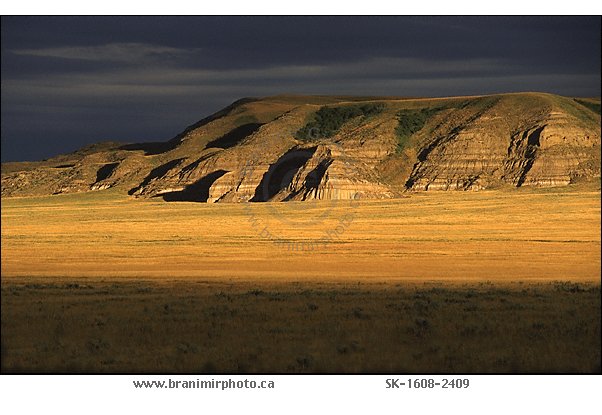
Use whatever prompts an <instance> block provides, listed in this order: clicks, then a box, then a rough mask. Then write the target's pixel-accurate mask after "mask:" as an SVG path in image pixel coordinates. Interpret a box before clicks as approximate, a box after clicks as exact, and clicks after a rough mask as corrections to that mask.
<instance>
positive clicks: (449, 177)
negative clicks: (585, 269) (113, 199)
mask: <svg viewBox="0 0 602 415" xmlns="http://www.w3.org/2000/svg"><path fill="white" fill-rule="evenodd" d="M590 101H591V102H590ZM590 101H588V102H587V104H588V105H584V104H583V102H584V101H583V100H575V99H571V98H565V97H559V96H555V95H550V94H535V93H528V94H527V93H525V94H502V95H494V96H484V97H459V98H446V99H414V100H412V99H399V100H395V99H383V100H378V99H374V98H371V99H370V100H362V99H356V100H352V101H350V100H349V98H348V97H347V98H344V99H343V98H338V97H299V96H296V97H287V96H277V97H269V98H263V99H243V100H240V101H237V102H236V103H234V104H232V105H230V106H229V107H227V108H225V109H224V110H222V111H220V112H218V113H216V114H214V115H213V116H210V117H207V118H206V119H204V120H201V121H199V122H197V123H195V124H193V125H192V126H190V127H188V128H187V129H186V130H185V131H184V132H183V133H181V134H179V135H178V136H177V137H175V138H173V139H172V140H170V141H168V142H165V143H143V144H121V143H115V142H107V143H99V144H97V145H94V146H89V147H86V148H83V149H81V150H79V151H77V152H74V153H71V154H66V155H61V156H58V157H55V158H52V159H48V160H45V161H41V162H23V163H5V164H3V165H2V196H26V195H51V194H60V193H75V192H87V191H106V190H107V189H112V190H111V191H118V192H124V193H127V194H129V195H130V196H132V197H138V198H155V197H156V198H162V199H164V200H166V201H190V202H206V203H214V202H219V203H238V202H266V201H274V202H287V201H306V200H338V199H358V198H390V197H396V196H399V195H401V194H402V193H404V192H407V191H433V190H471V191H478V190H482V189H488V188H494V187H499V186H513V187H522V186H565V185H569V184H571V183H574V182H576V181H581V180H591V179H593V178H596V177H599V176H600V114H599V113H598V112H596V110H595V108H596V104H597V105H598V107H597V108H599V101H598V102H595V101H593V100H590Z"/></svg>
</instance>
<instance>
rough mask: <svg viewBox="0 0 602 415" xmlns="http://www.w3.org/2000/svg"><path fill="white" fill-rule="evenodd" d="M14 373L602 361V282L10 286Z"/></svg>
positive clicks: (401, 369) (9, 364) (497, 367)
mask: <svg viewBox="0 0 602 415" xmlns="http://www.w3.org/2000/svg"><path fill="white" fill-rule="evenodd" d="M2 370H3V371H4V372H88V373H90V372H92V373H95V372H112V373H115V372H166V373H170V372H181V373H215V372H217V373H247V372H250V373H258V372H259V373H267V372H271V373H273V372H276V373H320V372H335V373H353V372H359V373H367V372H368V373H383V372H395V373H405V372H420V373H428V372H430V373H475V372H476V373H484V372H494V373H503V372H511V373H517V372H519V373H524V372H529V373H537V372H576V373H593V372H599V371H600V285H599V284H588V283H567V282H556V283H553V282H548V283H543V282H539V283H514V284H506V285H504V286H501V285H499V284H494V283H474V282H472V283H466V284H455V285H448V284H442V283H439V282H437V283H422V284H421V283H407V282H400V283H389V282H382V283H376V282H359V283H357V282H356V283H351V282H349V283H346V282H338V283H337V282H330V283H319V282H317V281H314V282H307V281H303V282H299V283H292V282H287V283H276V282H274V283H257V282H249V281H222V282H220V281H216V280H202V279H194V280H186V281H173V282H166V281H163V282H159V281H157V280H146V281H131V280H130V281H126V282H121V283H115V282H109V281H107V282H100V281H94V282H90V280H89V279H86V280H83V281H79V282H73V281H71V282H60V281H58V280H56V279H53V278H50V279H48V278H46V279H41V280H37V281H36V282H29V283H14V284H3V286H2Z"/></svg>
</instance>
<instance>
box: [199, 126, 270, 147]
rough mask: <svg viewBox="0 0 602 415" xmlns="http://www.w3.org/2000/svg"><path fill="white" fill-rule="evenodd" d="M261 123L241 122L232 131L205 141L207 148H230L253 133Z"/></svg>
mask: <svg viewBox="0 0 602 415" xmlns="http://www.w3.org/2000/svg"><path fill="white" fill-rule="evenodd" d="M262 125H263V124H260V123H249V124H243V125H241V126H240V127H236V128H235V129H233V130H232V131H230V132H228V133H226V134H224V135H223V136H221V137H220V138H217V139H215V140H213V141H211V142H209V143H207V148H210V147H214V148H223V149H226V148H230V147H234V146H235V145H237V144H238V143H240V142H241V141H242V140H244V139H245V138H246V137H248V136H250V135H251V134H253V133H254V132H255V131H257V130H258V129H259V127H261V126H262Z"/></svg>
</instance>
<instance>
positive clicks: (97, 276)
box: [1, 182, 600, 373]
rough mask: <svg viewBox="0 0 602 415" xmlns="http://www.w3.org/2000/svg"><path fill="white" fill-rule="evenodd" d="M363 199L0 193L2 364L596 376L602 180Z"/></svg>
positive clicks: (67, 368)
mask: <svg viewBox="0 0 602 415" xmlns="http://www.w3.org/2000/svg"><path fill="white" fill-rule="evenodd" d="M519 202H520V203H519ZM356 203H357V205H356V206H354V207H353V208H352V212H353V213H352V214H353V215H354V216H353V221H352V223H351V224H350V225H349V226H348V227H347V228H346V229H345V232H344V233H342V234H340V235H338V237H337V239H336V240H334V241H333V242H332V243H331V244H327V245H325V246H320V247H319V248H318V249H314V250H306V251H295V252H291V251H290V250H288V249H287V248H285V247H283V246H278V245H276V244H274V242H273V241H270V240H269V239H268V238H267V237H266V232H267V231H269V232H270V233H271V234H272V236H274V237H278V238H281V239H283V240H287V241H294V242H298V243H302V242H304V241H305V242H306V241H314V240H316V239H319V238H321V237H323V235H324V233H325V232H328V231H331V230H332V229H335V228H336V227H337V226H338V225H339V224H340V218H342V217H345V215H346V214H349V213H350V208H349V204H347V203H344V202H341V203H339V204H338V205H336V206H335V207H332V209H330V210H329V205H325V204H320V203H316V204H307V205H303V209H299V205H295V204H292V205H291V204H287V203H274V204H263V203H258V204H224V205H214V204H209V205H207V204H197V203H186V202H182V203H180V204H170V203H164V202H162V201H159V200H157V199H150V200H140V199H137V200H134V199H128V198H126V197H124V196H123V195H121V194H120V193H119V191H118V190H114V189H109V190H106V191H99V192H92V193H80V194H70V195H60V196H54V197H53V196H44V197H27V198H3V199H2V228H1V231H2V262H1V271H2V294H1V295H2V298H1V300H2V325H1V330H2V332H1V335H2V336H1V338H2V370H3V371H11V372H28V371H29V372H31V371H61V372H130V371H132V372H133V371H136V372H140V371H142V372H144V371H146V372H188V373H190V372H195V373H198V372H204V373H208V372H291V373H298V372H324V371H326V372H366V371H368V372H387V371H388V372H412V371H414V372H450V373H453V372H541V371H545V372H550V371H566V372H595V371H599V370H600V318H599V316H600V283H599V273H600V187H599V182H598V183H596V184H595V185H591V184H588V185H585V184H583V185H575V186H568V187H566V188H542V189H533V188H523V189H519V190H511V191H505V190H496V191H484V192H476V193H470V194H467V193H464V192H445V193H444V192H441V193H438V192H434V193H417V194H412V195H411V197H406V198H402V199H397V200H360V201H357V202H356ZM442 206H444V208H442ZM325 211H328V212H330V214H331V218H330V219H326V220H325V221H324V222H320V223H316V224H308V222H307V219H308V218H315V217H317V216H320V215H321V214H323V213H324V212H325ZM249 212H250V213H249ZM279 215H286V217H287V219H288V220H289V221H290V223H283V221H282V220H281V217H280V216H279ZM251 217H255V218H258V220H260V222H261V223H260V224H259V225H258V226H257V227H254V225H253V224H252V223H251V221H250V218H251ZM299 223H302V224H303V225H299ZM209 229H211V231H210V232H209V231H208V230H209ZM263 229H266V231H263ZM262 232H263V236H262ZM533 278H537V280H538V281H541V282H540V283H537V284H535V283H530V282H529V281H530V280H531V281H532V279H533ZM486 280H492V281H493V282H492V283H488V282H485V281H486ZM560 280H562V281H560ZM425 281H426V282H425ZM514 281H517V282H514ZM520 281H522V282H520ZM546 281H547V282H546Z"/></svg>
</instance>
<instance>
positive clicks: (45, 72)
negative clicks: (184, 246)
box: [1, 17, 601, 161]
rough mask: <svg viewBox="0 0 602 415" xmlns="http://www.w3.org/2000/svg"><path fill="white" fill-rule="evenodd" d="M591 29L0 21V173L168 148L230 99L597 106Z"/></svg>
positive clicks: (449, 23) (381, 20)
mask: <svg viewBox="0 0 602 415" xmlns="http://www.w3.org/2000/svg"><path fill="white" fill-rule="evenodd" d="M600 29H601V28H600V18H599V17H489V18H483V17H369V18H367V17H290V18H289V17H29V18H28V17H2V102H1V103H2V110H1V111H2V124H1V126H2V127H1V134H2V161H12V160H36V159H42V158H47V157H51V156H53V155H56V154H60V153H64V152H68V151H72V150H75V149H77V148H79V147H81V146H83V145H86V144H90V143H94V142H98V141H104V140H117V141H126V142H140V141H157V140H168V139H170V138H171V137H173V136H175V135H176V134H177V133H179V132H180V131H181V130H183V129H184V128H185V127H186V126H187V125H189V124H192V123H194V122H196V121H198V120H199V119H201V118H203V117H205V116H207V115H208V114H210V113H212V112H215V111H217V110H219V109H221V108H222V107H224V106H226V105H227V104H229V103H230V102H232V101H234V100H236V99H238V98H241V97H244V96H266V95H275V94H281V93H298V94H345V95H397V96H450V95H468V94H487V93H496V92H512V91H545V92H552V93H557V94H561V95H568V96H598V97H599V96H600V57H601V56H600Z"/></svg>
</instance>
